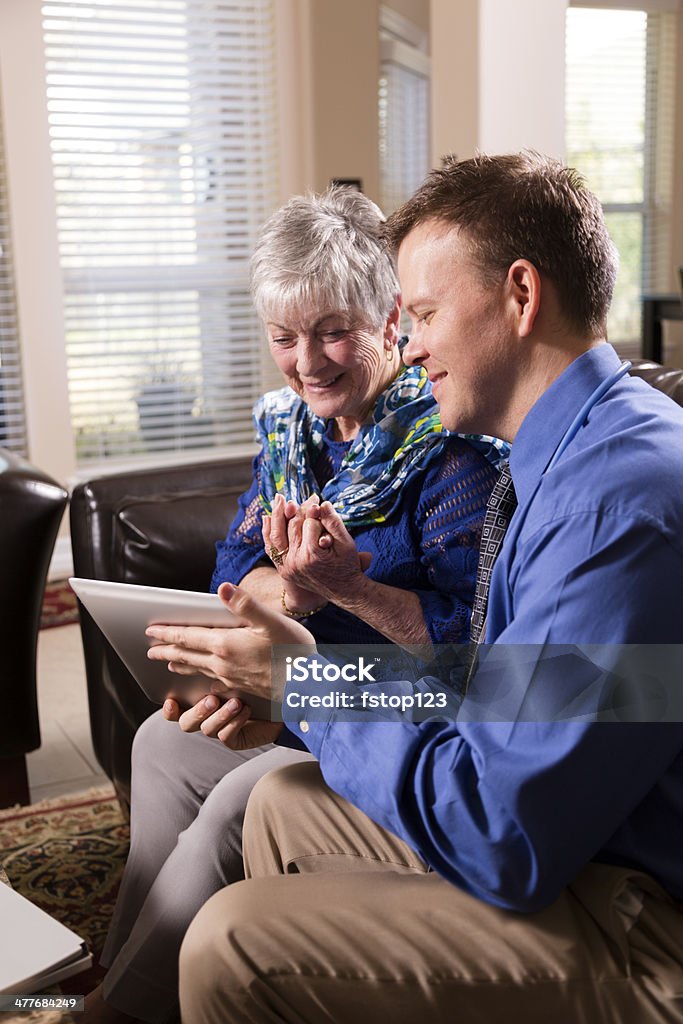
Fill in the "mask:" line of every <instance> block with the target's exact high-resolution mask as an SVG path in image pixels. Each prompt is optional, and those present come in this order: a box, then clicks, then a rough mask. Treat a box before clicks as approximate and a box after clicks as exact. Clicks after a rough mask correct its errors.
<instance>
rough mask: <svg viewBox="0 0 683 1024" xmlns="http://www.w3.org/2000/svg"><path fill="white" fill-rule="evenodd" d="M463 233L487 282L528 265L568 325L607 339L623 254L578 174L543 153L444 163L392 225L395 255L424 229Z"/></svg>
mask: <svg viewBox="0 0 683 1024" xmlns="http://www.w3.org/2000/svg"><path fill="white" fill-rule="evenodd" d="M432 219H433V220H439V221H442V222H444V223H446V224H452V225H453V226H454V227H458V228H460V229H461V230H462V231H463V232H464V234H465V236H466V237H467V240H468V242H469V244H470V247H471V253H472V258H473V260H474V262H475V264H476V265H477V266H478V267H479V268H480V270H481V272H482V274H483V275H484V277H485V279H487V280H492V281H496V282H500V281H501V280H502V279H503V278H504V277H505V275H506V273H507V271H508V268H509V267H510V265H511V264H512V263H514V261H515V260H517V259H527V260H529V261H530V262H531V263H533V264H534V266H535V267H536V269H537V270H538V271H539V272H540V273H541V274H545V275H547V277H548V278H549V279H550V280H551V281H552V282H553V284H554V286H555V288H556V290H557V295H558V299H559V302H560V308H561V309H562V311H563V313H564V315H565V317H566V319H567V321H568V322H569V323H570V324H571V325H572V326H573V327H574V328H575V329H577V330H579V331H580V332H581V333H582V334H583V333H586V334H588V335H589V336H591V337H598V336H601V335H604V334H605V321H606V318H607V310H608V309H609V305H610V302H611V300H612V291H613V289H614V281H615V279H616V274H617V268H618V256H617V252H616V249H615V247H614V244H613V242H612V240H611V239H610V237H609V234H608V233H607V228H606V226H605V220H604V217H603V213H602V207H601V206H600V202H599V200H598V199H597V197H596V196H595V195H594V194H593V193H592V192H590V191H589V189H588V188H587V187H586V184H585V181H584V180H583V178H582V177H581V175H580V174H579V173H578V172H577V171H575V170H573V169H572V168H569V167H565V166H564V164H562V163H560V162H559V161H557V160H553V159H551V158H549V157H544V156H541V155H540V154H539V153H534V152H530V151H525V152H523V153H515V154H510V155H505V156H486V155H479V156H476V157H474V158H473V159H471V160H462V161H458V160H456V158H455V157H453V156H447V157H445V158H444V160H443V163H442V166H441V167H440V168H437V169H435V170H433V171H431V172H430V173H429V174H428V175H427V177H426V179H425V180H424V182H423V183H422V185H420V187H419V188H418V190H417V191H416V192H415V194H414V195H413V196H412V197H411V198H410V199H409V200H408V201H407V202H405V203H404V204H403V205H402V206H401V207H399V209H398V210H396V211H395V212H394V213H393V214H392V215H391V216H390V217H389V219H388V221H387V224H386V226H385V229H384V235H385V238H386V240H387V241H388V243H389V245H390V246H391V247H392V249H393V250H394V251H397V250H398V247H399V246H400V244H401V242H402V241H403V239H404V238H405V237H406V235H408V234H409V233H410V232H411V231H412V230H413V228H415V227H417V226H418V224H421V223H423V222H424V221H427V220H432Z"/></svg>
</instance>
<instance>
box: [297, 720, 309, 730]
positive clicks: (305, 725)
mask: <svg viewBox="0 0 683 1024" xmlns="http://www.w3.org/2000/svg"><path fill="white" fill-rule="evenodd" d="M299 728H300V729H301V731H302V732H308V730H309V729H310V728H311V727H310V725H309V724H308V722H306V721H303V722H299Z"/></svg>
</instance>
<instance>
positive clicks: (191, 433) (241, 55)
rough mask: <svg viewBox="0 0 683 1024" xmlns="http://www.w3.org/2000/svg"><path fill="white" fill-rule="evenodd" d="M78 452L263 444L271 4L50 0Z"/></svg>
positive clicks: (48, 29) (48, 38)
mask: <svg viewBox="0 0 683 1024" xmlns="http://www.w3.org/2000/svg"><path fill="white" fill-rule="evenodd" d="M43 11H44V21H43V27H44V40H45V55H46V67H47V89H48V117H49V124H50V136H51V147H52V156H53V166H54V179H55V188H56V194H57V210H58V212H57V216H58V233H59V246H60V260H61V266H62V272H63V277H64V304H65V319H66V349H67V363H68V376H69V395H70V405H71V417H72V423H73V427H74V433H75V437H76V445H77V461H78V462H79V463H80V464H84V463H85V464H92V462H93V461H99V460H102V459H106V458H112V457H113V458H116V457H119V458H123V457H125V458H129V457H131V456H136V455H141V454H143V453H155V452H168V451H178V450H183V449H187V448H198V447H210V446H225V445H230V444H236V443H243V442H248V441H251V440H252V439H253V427H252V423H251V406H252V404H253V402H254V401H255V399H256V398H257V397H258V395H259V393H260V390H261V372H260V345H261V342H260V339H261V336H262V333H263V332H262V328H261V326H260V324H259V323H258V320H257V318H256V316H255V314H254V312H253V310H252V306H251V301H250V298H249V291H248V259H249V256H250V254H251V251H252V248H253V245H254V241H255V238H256V235H257V233H258V230H259V228H260V226H261V224H262V223H263V221H264V219H265V217H266V216H267V215H268V213H270V211H271V210H272V208H273V206H274V204H275V202H276V200H277V191H276V188H277V177H276V151H275V141H274V140H275V138H276V124H275V109H274V108H275V98H274V82H273V78H272V68H273V66H274V60H273V46H274V38H273V34H274V28H273V10H272V0H250V2H249V3H244V2H240V0H90V2H76V0H61V2H46V3H45V4H44V6H43Z"/></svg>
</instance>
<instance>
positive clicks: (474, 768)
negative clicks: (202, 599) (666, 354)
mask: <svg viewBox="0 0 683 1024" xmlns="http://www.w3.org/2000/svg"><path fill="white" fill-rule="evenodd" d="M618 366H619V360H618V357H617V355H616V353H615V352H614V350H613V349H612V348H611V346H609V345H607V344H602V345H600V346H598V347H596V348H595V349H592V350H590V351H588V352H586V353H584V354H583V355H582V356H580V357H579V358H578V359H577V360H575V362H573V363H572V364H571V365H570V366H569V367H568V369H567V370H566V371H565V372H564V373H563V374H562V375H561V376H560V378H559V379H558V380H557V381H555V382H554V384H553V385H552V386H551V387H550V388H549V389H548V390H547V391H546V392H545V394H544V395H543V396H542V397H541V398H540V399H539V400H538V401H537V402H536V404H535V405H534V406H533V408H532V409H531V411H530V412H529V414H528V415H527V417H526V418H525V420H524V422H523V423H522V425H521V428H520V430H519V433H518V435H517V437H516V439H515V443H514V445H513V449H512V455H511V458H510V469H511V473H512V477H513V480H514V484H515V489H516V493H517V498H518V501H519V505H518V508H517V511H516V512H515V515H514V517H513V519H512V523H511V526H510V529H509V531H508V534H507V536H506V539H505V543H504V545H503V549H502V552H501V554H500V557H499V559H498V561H497V563H496V566H495V568H494V572H493V578H492V583H491V591H490V595H489V611H488V622H487V634H486V639H487V643H488V644H491V645H493V646H492V647H491V652H495V651H496V650H504V648H502V647H500V646H499V645H508V644H509V645H522V644H524V645H528V644H535V645H539V647H538V650H539V651H540V650H541V649H544V648H543V645H564V646H569V647H570V648H572V647H573V645H577V644H578V645H610V646H609V647H608V649H612V647H613V646H614V645H625V644H631V645H638V644H672V645H678V644H681V641H682V640H683V615H682V614H681V604H680V599H681V589H682V587H681V584H682V581H683V411H682V410H681V409H680V408H679V407H678V406H677V405H676V404H675V403H674V402H672V401H671V400H670V399H669V398H667V397H666V396H664V395H662V394H661V393H659V392H657V391H656V390H655V389H654V388H651V387H650V386H649V385H647V384H645V383H644V382H643V381H640V380H637V379H634V378H630V377H623V378H622V379H621V380H619V381H618V382H617V383H615V384H614V385H613V386H612V387H611V388H610V389H609V391H608V392H607V394H606V395H605V396H604V397H603V398H602V399H600V400H599V401H598V402H597V403H596V404H595V405H594V406H593V407H592V409H591V410H590V412H589V414H588V417H587V419H586V421H585V422H584V423H583V425H582V426H581V427H580V428H579V429H578V431H577V433H576V435H575V436H574V437H573V439H572V440H571V442H570V443H569V444H568V446H567V448H566V450H565V451H564V453H563V454H562V455H561V457H560V458H559V460H558V461H557V463H556V464H555V465H554V466H553V467H552V468H551V469H550V470H549V471H548V472H546V468H547V467H548V464H549V463H550V461H551V458H552V456H553V454H554V452H555V450H556V449H557V447H558V445H559V444H560V441H561V440H562V439H563V437H564V436H565V434H566V433H567V430H568V428H569V426H570V424H571V423H572V421H573V419H574V417H575V415H576V413H577V411H578V410H579V409H580V408H581V407H582V405H583V404H584V402H586V400H587V399H588V398H589V397H590V396H591V395H592V394H593V393H594V391H595V389H596V387H597V386H598V385H599V384H600V383H601V382H603V381H605V380H607V379H608V378H609V377H610V376H611V375H612V374H613V373H614V372H615V371H616V370H617V368H618ZM554 649H558V650H559V647H558V648H555V647H554V646H551V648H550V650H551V651H552V650H554ZM614 649H615V650H621V649H622V648H620V647H618V646H617V647H614ZM654 650H655V649H654V648H653V651H654ZM583 664H585V663H583V662H582V661H581V659H580V658H579V657H576V656H574V655H571V654H570V655H569V656H568V657H567V658H557V659H554V658H552V657H550V658H549V659H547V660H546V661H545V662H544V663H543V664H542V665H541V669H542V671H539V673H538V677H539V679H540V680H541V684H542V685H540V689H539V695H540V701H541V705H542V704H543V701H544V700H546V701H548V702H549V705H550V706H552V705H553V703H554V702H555V701H556V697H557V694H561V700H560V701H559V704H560V705H562V706H570V705H571V701H572V698H573V697H574V696H577V697H578V696H579V695H580V693H581V690H582V687H583V686H584V684H585V680H584V678H583V673H582V670H581V666H582V665H583ZM479 678H484V673H483V672H482V671H481V670H480V672H478V673H477V674H476V675H475V677H474V688H475V694H476V699H478V700H479V701H481V698H482V692H481V686H480V687H479V691H477V682H478V679H479ZM536 682H537V683H538V680H536ZM681 685H682V686H683V683H681ZM317 686H318V689H317V692H318V693H321V694H322V693H323V692H324V691H325V684H322V683H320V684H317ZM289 689H291V687H289V688H288V690H289ZM328 689H330V690H332V689H334V690H337V691H338V690H339V686H338V685H335V686H330V687H329V688H328ZM286 692H287V691H286ZM469 699H470V698H469V695H468V698H467V699H466V701H465V703H464V704H463V710H465V709H466V706H467V703H468V700H469ZM284 717H285V721H286V723H287V726H288V729H289V731H290V733H291V734H293V737H298V738H299V739H300V740H301V741H303V742H304V743H305V745H306V747H307V748H308V749H309V750H311V751H312V752H313V753H314V754H315V755H316V756H317V757H318V759H319V761H320V765H321V770H322V773H323V776H324V777H325V779H326V781H327V783H328V784H329V785H330V787H331V788H332V789H334V790H335V791H336V792H338V793H340V794H342V795H343V796H344V797H346V798H347V799H348V800H350V801H351V802H352V803H353V804H355V805H356V806H358V807H359V808H361V809H362V810H363V811H365V812H366V813H367V814H368V815H369V816H370V817H371V818H372V819H373V820H375V821H376V822H378V823H379V824H381V825H383V826H384V827H386V828H388V829H390V830H391V831H392V832H394V833H395V834H396V835H398V836H400V837H401V838H403V839H405V841H406V842H408V843H409V844H410V845H411V846H412V847H413V848H414V849H416V850H417V851H418V852H419V853H420V854H421V855H422V856H423V857H424V859H425V860H426V861H427V862H428V863H429V864H430V865H431V866H432V867H433V868H434V869H435V870H436V871H438V872H439V873H440V874H441V875H443V876H444V877H445V878H447V879H449V880H450V881H451V882H453V883H455V884H456V885H459V886H461V887H462V888H463V889H465V890H467V891H468V892H471V893H473V894H474V895H476V896H478V897H479V898H481V899H483V900H485V901H487V902H490V903H493V904H496V905H498V906H502V907H507V908H510V909H513V910H518V911H536V910H539V909H541V908H542V907H544V906H546V905H548V904H549V903H551V902H552V901H553V900H554V899H556V898H557V896H558V895H559V894H560V892H561V891H562V889H563V888H564V887H565V886H566V885H567V884H568V883H569V882H570V881H571V880H572V878H573V877H574V876H575V875H576V874H577V872H578V871H579V870H580V869H581V868H582V867H583V866H584V865H585V864H586V863H587V862H588V861H590V860H600V861H603V862H606V863H611V864H623V865H630V866H633V867H636V868H640V869H642V870H645V871H647V872H648V873H650V874H651V875H653V876H654V877H655V878H656V879H658V880H659V881H660V883H661V884H662V885H663V886H664V887H665V888H666V889H668V891H669V892H670V893H671V895H672V896H674V898H676V899H679V900H681V899H683V858H682V857H681V850H683V723H682V722H681V721H670V722H657V723H652V722H633V721H631V722H623V721H622V722H605V721H597V722H596V721H581V720H574V721H571V722H567V721H564V722H563V721H556V720H553V718H552V714H549V715H548V716H547V717H545V718H544V717H543V715H537V716H536V720H525V716H519V715H517V716H510V721H503V720H501V721H492V720H488V721H487V720H481V719H482V718H486V716H485V715H484V716H480V720H476V717H477V716H473V718H472V720H468V717H467V715H466V714H465V715H463V716H462V717H458V718H457V719H456V720H454V721H453V720H451V721H424V722H411V721H408V720H406V719H405V718H403V719H401V720H398V719H397V720H395V721H391V722H386V721H377V720H370V719H369V720H366V721H358V720H355V721H353V720H349V717H350V716H349V715H348V714H345V713H344V712H343V711H335V710H331V711H330V712H329V713H327V715H323V714H321V713H317V714H316V716H315V720H311V721H308V720H306V718H305V715H304V714H303V713H302V712H300V711H292V710H289V711H287V710H286V712H285V715H284ZM520 719H521V720H520ZM285 742H287V740H286V739H285Z"/></svg>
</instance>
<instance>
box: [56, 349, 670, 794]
mask: <svg viewBox="0 0 683 1024" xmlns="http://www.w3.org/2000/svg"><path fill="white" fill-rule="evenodd" d="M632 372H633V373H634V374H636V375H638V376H641V377H643V378H644V379H645V380H647V381H649V382H650V383H651V384H652V385H653V386H654V387H657V388H660V389H661V390H662V391H665V392H666V393H667V394H669V395H670V396H671V397H672V398H673V399H674V400H675V401H677V402H678V403H679V404H680V405H683V370H674V369H668V368H666V367H662V366H660V365H659V364H657V363H652V362H647V361H644V360H637V361H636V365H634V368H633V371H632ZM250 481H251V465H250V462H249V461H248V460H241V461H232V462H231V461H220V462H204V463H195V464H193V465H189V466H178V467H174V468H173V469H165V470H164V469H160V470H156V471H153V472H148V471H139V472H135V473H120V474H115V475H112V476H107V477H102V478H101V479H97V480H91V481H89V482H88V483H84V484H81V485H80V486H79V487H77V488H76V490H75V491H74V493H73V496H72V500H71V536H72V542H73V553H74V568H75V572H76V575H77V576H86V577H90V578H95V579H110V580H117V581H120V582H128V583H143V584H148V585H153V586H162V587H175V588H179V589H181V590H207V589H208V586H209V581H210V579H211V572H212V568H213V564H214V556H215V550H214V542H215V541H216V540H218V539H219V538H222V537H224V536H225V533H226V530H227V526H228V524H229V522H230V521H231V519H232V517H233V515H234V513H235V509H236V503H237V498H238V497H239V495H240V494H241V493H242V491H244V490H246V488H247V486H248V485H249V483H250ZM81 629H82V633H83V647H84V650H85V665H86V673H87V677H88V695H89V701H90V721H91V727H92V735H93V744H94V747H95V752H96V754H97V757H98V759H99V761H100V764H101V765H102V768H103V769H104V771H105V772H106V773H107V775H109V777H110V778H111V779H112V780H113V782H114V785H115V787H116V790H117V793H118V795H119V800H120V801H121V803H122V805H123V806H124V807H125V806H127V803H128V800H129V795H130V748H131V744H132V740H133V735H134V733H135V730H136V729H137V727H138V725H140V723H141V722H142V721H143V720H144V719H145V718H146V717H147V715H149V714H150V713H151V712H152V711H153V710H154V706H153V705H152V704H150V703H149V701H148V700H147V699H146V698H145V697H144V696H143V695H142V692H141V691H140V689H139V687H138V686H137V685H136V683H135V681H134V680H133V679H132V678H131V677H130V674H129V673H128V670H127V669H126V668H125V666H124V665H123V664H122V662H121V661H120V660H119V658H118V657H117V656H116V654H115V653H114V651H113V650H112V649H111V647H110V646H109V644H108V643H107V641H106V640H105V639H104V637H103V636H102V634H101V633H100V631H99V629H98V628H97V626H96V625H95V624H94V623H93V621H92V620H91V619H90V617H89V616H88V614H87V613H86V612H85V611H84V609H83V608H81Z"/></svg>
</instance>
